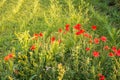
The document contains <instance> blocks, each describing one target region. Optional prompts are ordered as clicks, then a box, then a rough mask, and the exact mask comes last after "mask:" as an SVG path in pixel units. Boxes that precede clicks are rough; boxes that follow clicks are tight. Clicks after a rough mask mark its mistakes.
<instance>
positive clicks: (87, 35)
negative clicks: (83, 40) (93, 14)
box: [83, 33, 92, 38]
mask: <svg viewBox="0 0 120 80" xmlns="http://www.w3.org/2000/svg"><path fill="white" fill-rule="evenodd" d="M83 36H85V37H87V38H92V36H91V35H89V34H88V33H84V34H83Z"/></svg>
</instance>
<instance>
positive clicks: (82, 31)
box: [76, 29, 85, 35]
mask: <svg viewBox="0 0 120 80" xmlns="http://www.w3.org/2000/svg"><path fill="white" fill-rule="evenodd" d="M84 32H85V30H84V29H81V30H79V31H78V32H76V35H80V34H82V33H84Z"/></svg>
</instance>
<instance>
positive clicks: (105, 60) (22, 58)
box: [0, 0, 120, 80]
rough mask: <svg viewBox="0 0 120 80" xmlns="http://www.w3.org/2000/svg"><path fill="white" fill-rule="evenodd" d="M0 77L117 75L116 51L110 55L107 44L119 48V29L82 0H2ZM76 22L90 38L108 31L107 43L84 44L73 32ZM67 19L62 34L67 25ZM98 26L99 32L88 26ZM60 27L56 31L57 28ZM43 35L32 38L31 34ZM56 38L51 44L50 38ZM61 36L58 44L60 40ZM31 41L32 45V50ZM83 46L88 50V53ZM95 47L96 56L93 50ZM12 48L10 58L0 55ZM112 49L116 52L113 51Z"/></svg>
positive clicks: (86, 79)
mask: <svg viewBox="0 0 120 80" xmlns="http://www.w3.org/2000/svg"><path fill="white" fill-rule="evenodd" d="M0 18H1V20H0V27H1V30H0V55H1V59H0V62H1V63H0V78H1V79H2V80H5V79H10V80H14V79H15V80H17V79H24V80H29V79H30V80H40V79H41V80H48V79H50V80H56V79H58V80H62V79H70V80H93V79H94V80H96V79H98V78H99V77H100V76H98V74H102V75H104V76H105V77H106V79H108V80H119V76H120V75H119V73H120V68H119V67H120V64H119V62H120V59H119V56H114V57H109V56H108V53H109V52H111V51H112V50H111V49H110V50H109V51H104V50H103V47H104V46H105V45H107V46H109V47H110V48H111V47H112V46H116V47H117V50H118V48H120V45H119V44H120V42H119V39H120V30H117V29H115V28H112V26H111V24H110V23H109V18H108V17H105V16H104V15H101V14H99V12H97V11H95V9H94V6H92V5H91V4H89V3H88V2H86V1H84V0H73V1H72V0H48V1H46V0H2V1H1V3H0ZM78 23H80V24H81V25H82V26H81V27H82V28H83V29H85V31H86V32H88V33H90V34H91V35H92V36H93V38H92V39H94V38H97V37H101V36H103V35H104V36H106V37H107V39H108V41H107V43H102V42H100V44H99V45H95V44H88V43H87V42H88V40H89V39H86V38H85V37H84V36H83V35H80V36H76V35H75V32H76V31H75V30H74V29H73V26H75V25H76V24H78ZM66 24H70V26H69V28H70V31H69V32H67V33H66V31H65V25H66ZM93 25H96V26H97V31H92V29H91V26H93ZM60 28H62V30H63V32H62V33H61V34H59V32H58V30H59V29H60ZM36 33H42V34H43V37H40V38H39V39H38V40H34V39H33V38H34V37H35V36H33V34H34V35H35V34H36ZM52 37H55V41H54V43H53V44H52V43H51V38H52ZM59 39H61V40H62V42H61V44H59V43H58V41H59ZM31 46H32V48H33V49H34V48H35V49H34V50H31ZM86 47H89V48H90V49H91V50H90V51H89V52H86V51H85V49H86ZM96 50H97V51H99V52H100V57H98V58H95V57H94V56H93V55H92V52H93V51H96ZM8 53H12V57H13V58H10V60H7V61H5V60H4V58H5V57H7V56H9V54H8ZM115 54H116V53H114V55H115Z"/></svg>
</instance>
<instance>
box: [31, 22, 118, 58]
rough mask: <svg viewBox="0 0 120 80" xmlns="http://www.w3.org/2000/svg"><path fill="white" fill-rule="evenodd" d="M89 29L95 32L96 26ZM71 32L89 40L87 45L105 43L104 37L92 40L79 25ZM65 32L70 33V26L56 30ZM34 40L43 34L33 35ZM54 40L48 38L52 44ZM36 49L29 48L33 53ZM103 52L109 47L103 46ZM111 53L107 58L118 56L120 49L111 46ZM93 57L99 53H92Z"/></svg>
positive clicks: (34, 47)
mask: <svg viewBox="0 0 120 80" xmlns="http://www.w3.org/2000/svg"><path fill="white" fill-rule="evenodd" d="M91 29H92V30H93V31H96V30H97V26H96V25H93V26H91ZM73 30H74V31H75V35H76V36H79V35H83V36H84V37H86V38H89V43H93V44H99V43H100V41H102V42H103V43H105V42H106V41H107V37H105V36H101V37H100V38H97V37H95V38H94V39H93V38H92V35H90V34H89V33H88V32H87V31H85V30H84V29H83V28H82V27H81V24H76V25H75V26H73ZM67 32H70V25H69V24H66V25H65V29H64V30H63V29H62V28H59V29H58V33H61V34H62V33H63V34H66V33H67ZM33 36H34V39H38V38H39V37H43V34H42V33H41V32H40V33H38V34H37V33H35V34H34V35H33ZM55 40H56V38H55V36H52V37H51V38H50V41H51V43H52V44H53V43H54V41H55ZM61 42H62V40H61V39H59V40H58V43H61ZM35 49H36V46H35V45H32V46H31V47H30V50H32V51H34V50H35ZM103 49H104V50H110V48H109V46H104V47H103ZM90 50H91V49H90V48H89V47H86V51H90ZM111 50H112V52H110V53H109V54H108V56H110V57H113V56H115V55H116V56H120V49H118V50H117V48H116V47H115V46H113V47H112V48H111ZM92 54H93V56H94V57H99V55H100V53H99V52H98V51H93V53H92Z"/></svg>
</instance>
